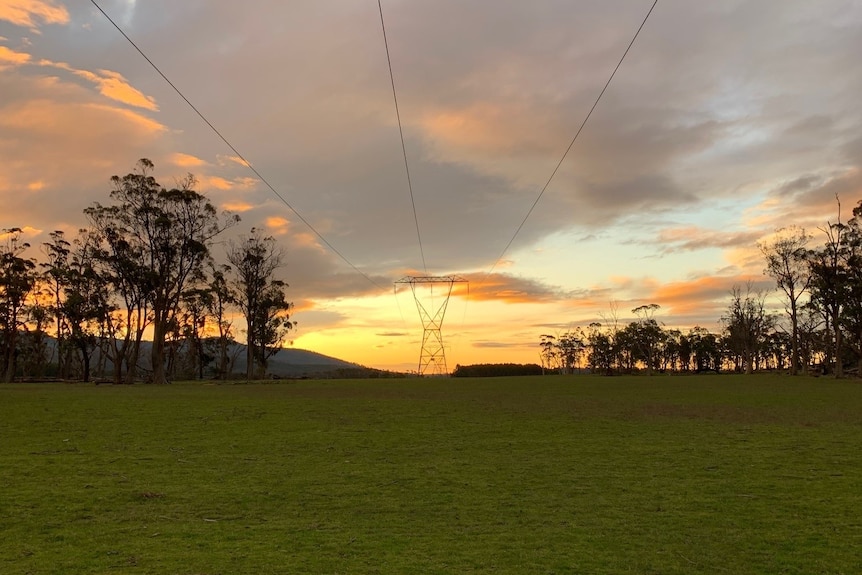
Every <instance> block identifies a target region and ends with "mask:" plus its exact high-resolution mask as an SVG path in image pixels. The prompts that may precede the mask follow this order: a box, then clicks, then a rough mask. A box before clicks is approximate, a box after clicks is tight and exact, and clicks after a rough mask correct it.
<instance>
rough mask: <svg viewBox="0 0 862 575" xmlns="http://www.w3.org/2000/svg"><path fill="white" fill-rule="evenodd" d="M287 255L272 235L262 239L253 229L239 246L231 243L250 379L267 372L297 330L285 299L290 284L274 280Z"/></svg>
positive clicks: (230, 256)
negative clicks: (275, 356) (272, 359)
mask: <svg viewBox="0 0 862 575" xmlns="http://www.w3.org/2000/svg"><path fill="white" fill-rule="evenodd" d="M283 257H284V254H283V252H282V250H281V249H280V248H279V247H278V246H277V245H276V242H275V238H273V237H272V236H266V237H264V236H262V235H261V233H260V231H259V230H256V229H255V228H252V230H251V234H250V235H249V236H247V237H244V238H242V239H241V241H240V242H239V243H236V242H233V241H231V242H230V243H229V247H228V253H227V258H228V261H229V262H230V263H231V265H232V266H233V268H232V273H233V287H234V292H235V296H236V304H237V305H238V306H239V308H240V310H241V311H242V314H243V316H244V317H245V321H246V342H247V343H246V346H247V350H246V360H247V362H248V363H247V371H246V376H247V377H248V378H249V379H254V378H255V376H256V374H257V371H256V369H255V366H258V367H259V368H260V370H262V371H263V372H264V373H265V372H266V365H267V360H268V358H269V357H271V356H272V354H273V353H275V352H276V351H278V349H279V348H280V347H281V344H282V343H283V341H284V339H285V337H286V336H287V334H288V333H289V331H290V330H291V329H293V327H294V322H292V321H290V315H289V313H288V312H289V311H290V309H291V307H292V304H290V303H288V302H287V301H286V300H285V295H284V290H285V288H287V284H286V283H284V282H283V281H280V280H277V279H275V278H274V274H275V272H276V270H277V269H279V268H280V267H281V266H282V260H283Z"/></svg>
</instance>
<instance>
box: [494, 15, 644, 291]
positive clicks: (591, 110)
mask: <svg viewBox="0 0 862 575" xmlns="http://www.w3.org/2000/svg"><path fill="white" fill-rule="evenodd" d="M656 4H658V0H655V1H654V2H653V3H652V6H650V9H649V11H648V12H647V13H646V16H644V19H643V21H642V22H641V25H640V26H638V29H637V31H636V32H635V35H634V36H633V37H632V40H631V42H629V45H628V46H627V47H626V50H625V52H623V55H622V57H621V58H620V60H619V62H617V65H616V67H615V68H614V71H613V72H611V75H610V77H609V78H608V81H607V82H605V85H604V87H603V88H602V91H601V92H599V95H598V97H596V100H595V102H593V105H592V107H591V108H590V111H589V112H587V115H586V117H585V118H584V121H583V122H581V125H580V127H579V128H578V131H577V132H576V133H575V137H574V138H572V141H571V142H569V147H568V148H566V151H565V152H563V157H562V158H560V161H559V162H557V165H556V167H555V168H554V171H553V172H551V176H550V177H549V178H548V181H546V182H545V185H544V186H542V191H540V192H539V195H538V196H536V200H535V201H534V202H533V205H532V206H530V209H529V210H528V211H527V215H525V216H524V219H523V220H521V223H520V224H519V225H518V227H517V229H516V230H515V233H514V234H512V237H511V238H510V239H509V243H507V244H506V247H505V248H503V251H502V252H501V253H500V257H498V258H497V260H496V261H495V262H494V265H492V266H491V269H489V270H488V272H487V273H486V274H485V278H487V277H488V276H489V275H491V273H492V272H493V271H494V268H496V267H497V265H499V263H500V262H501V261H502V259H503V256H505V255H506V252H508V251H509V248H510V247H512V243H513V242H514V241H515V238H517V237H518V234H519V233H521V229H522V228H523V227H524V224H526V223H527V220H528V219H529V218H530V215H531V214H532V213H533V210H535V209H536V206H537V205H538V203H539V200H541V199H542V196H543V195H544V194H545V190H547V189H548V186H550V185H551V182H552V181H553V179H554V177H555V176H556V175H557V172H558V171H559V169H560V166H562V165H563V162H564V161H565V159H566V156H568V155H569V151H571V149H572V147H573V146H574V145H575V142H576V141H577V140H578V136H580V135H581V132H582V131H583V129H584V126H586V125H587V122H588V121H589V119H590V116H592V115H593V110H595V109H596V106H598V105H599V101H600V100H601V99H602V96H604V95H605V91H606V90H607V89H608V86H610V85H611V81H612V80H613V79H614V76H616V73H617V70H619V69H620V66H622V64H623V60H625V59H626V56H627V55H628V53H629V50H631V48H632V46H633V45H634V43H635V40H637V38H638V36H639V35H640V33H641V30H643V27H644V26H645V25H646V22H647V20H648V19H649V17H650V14H652V12H653V9H654V8H655V7H656ZM482 281H483V282H484V279H483V280H482ZM480 283H482V282H480Z"/></svg>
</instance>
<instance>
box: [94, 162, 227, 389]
mask: <svg viewBox="0 0 862 575" xmlns="http://www.w3.org/2000/svg"><path fill="white" fill-rule="evenodd" d="M137 168H138V169H137V171H136V172H133V173H130V174H127V175H126V176H123V177H122V178H121V177H119V176H113V177H112V178H111V181H112V182H113V184H114V190H113V191H112V192H111V199H112V200H114V204H113V205H110V206H102V205H100V204H98V203H97V204H95V205H93V206H92V207H90V208H87V209H86V210H85V213H86V214H87V216H88V217H89V219H90V222H91V224H92V227H93V229H94V230H95V232H96V234H98V237H99V238H100V239H101V242H100V245H101V248H102V249H101V252H100V253H101V255H102V259H103V261H104V262H105V263H106V264H107V267H108V269H110V270H111V272H112V276H113V278H112V280H113V282H114V283H115V285H116V286H117V288H118V289H120V290H122V291H124V292H129V291H130V290H129V283H130V281H132V282H134V283H136V284H137V286H138V287H139V288H142V289H141V293H140V294H139V295H140V296H142V300H141V299H138V294H134V296H135V299H136V301H134V302H130V303H133V305H138V306H140V305H142V304H145V305H146V306H147V310H146V311H144V310H141V311H142V313H141V314H139V315H138V318H137V319H138V321H139V322H141V321H143V322H144V323H146V321H147V320H150V321H151V322H152V327H153V344H152V353H151V364H152V380H153V382H154V383H165V382H166V381H167V379H166V377H165V338H166V335H167V331H168V329H169V327H170V326H171V325H172V324H173V322H174V321H175V318H176V315H177V311H178V308H179V304H180V299H181V298H182V296H183V294H184V293H185V291H186V289H187V288H188V287H189V285H190V283H191V282H192V281H193V279H194V277H195V275H196V274H198V273H199V272H200V270H201V267H202V266H203V264H204V262H205V261H206V259H207V257H208V256H209V248H210V245H211V243H212V241H213V238H214V237H215V236H216V235H218V234H219V233H221V232H222V231H223V230H224V229H225V228H226V227H228V226H230V225H232V224H233V223H235V222H236V221H238V218H237V217H236V216H229V215H227V214H225V215H224V216H223V217H220V216H219V214H218V212H217V211H216V209H215V207H214V206H213V205H212V204H211V203H210V202H209V201H208V200H207V199H206V197H204V196H203V195H201V194H199V193H198V192H196V191H194V189H193V188H194V186H195V184H196V181H195V179H194V178H193V177H192V176H191V175H189V176H187V177H186V178H185V179H184V180H182V181H181V182H179V184H178V186H177V187H176V188H173V189H170V190H168V189H165V188H163V187H161V186H160V185H159V184H158V182H157V181H156V180H155V178H153V176H152V175H151V172H152V170H153V163H152V162H150V161H149V160H147V159H142V160H140V161H139V162H138V166H137ZM142 316H143V317H142ZM145 318H146V319H145ZM139 327H140V325H139ZM138 340H139V339H138ZM135 359H136V358H135Z"/></svg>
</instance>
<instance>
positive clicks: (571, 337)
mask: <svg viewBox="0 0 862 575" xmlns="http://www.w3.org/2000/svg"><path fill="white" fill-rule="evenodd" d="M812 246H816V247H812ZM758 247H759V248H760V251H761V253H762V254H763V262H764V274H765V275H767V276H769V277H770V278H772V279H773V280H774V281H775V289H776V290H778V293H779V294H780V296H781V298H782V300H783V303H784V313H774V312H772V313H771V312H769V310H768V309H767V306H766V300H767V296H768V295H769V294H768V293H766V292H764V291H759V290H755V289H753V287H752V285H751V284H750V283H749V284H746V285H740V286H735V287H734V288H733V290H732V291H731V292H730V293H729V294H728V305H727V308H726V310H725V312H724V314H723V315H722V317H721V318H720V325H721V330H720V332H719V333H712V332H710V331H709V330H707V329H704V328H702V327H693V328H691V329H689V330H688V331H687V332H683V331H682V330H679V329H665V328H664V326H662V325H661V324H660V323H659V321H658V320H657V319H656V314H657V312H658V310H659V309H660V306H659V305H658V304H647V305H643V306H640V307H637V308H635V309H633V310H631V311H632V314H633V315H634V316H635V317H637V320H636V321H633V322H631V323H629V324H628V325H618V322H617V321H616V320H615V319H614V318H611V319H610V321H607V322H605V323H604V324H602V323H591V324H590V325H589V326H587V327H585V328H584V327H581V328H577V329H574V330H571V331H568V332H566V333H563V334H560V335H551V334H544V335H542V336H541V338H540V342H539V345H540V354H541V360H542V367H543V368H544V369H545V370H546V371H559V372H561V373H572V372H577V371H582V370H588V371H590V372H591V373H602V374H607V375H612V374H618V373H633V372H646V373H653V372H704V371H715V372H718V371H727V370H732V371H735V372H744V373H753V372H755V371H760V370H782V371H786V372H788V373H790V374H793V375H796V374H815V373H816V374H824V375H825V374H831V375H834V376H835V377H844V376H845V375H848V374H855V375H857V376H858V375H859V374H860V373H862V201H859V202H858V204H857V206H856V207H855V208H854V209H853V216H852V218H850V219H849V220H848V221H845V222H842V221H841V207H840V203H839V206H838V220H837V221H836V222H834V223H832V222H828V223H827V224H825V225H824V226H823V227H822V228H819V229H818V230H817V233H816V234H814V235H812V234H810V233H809V232H807V231H806V230H804V229H802V228H799V227H788V228H783V229H781V230H778V232H777V233H776V234H775V236H774V238H773V239H771V240H770V241H768V242H764V243H761V244H759V245H758ZM612 315H613V314H612Z"/></svg>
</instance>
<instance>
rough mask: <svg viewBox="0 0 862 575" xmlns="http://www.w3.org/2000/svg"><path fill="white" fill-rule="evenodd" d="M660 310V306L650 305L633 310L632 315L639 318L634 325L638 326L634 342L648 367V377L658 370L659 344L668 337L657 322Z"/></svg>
mask: <svg viewBox="0 0 862 575" xmlns="http://www.w3.org/2000/svg"><path fill="white" fill-rule="evenodd" d="M659 309H661V306H660V305H659V304H657V303H650V304H646V305H642V306H638V307H636V308H634V309H633V310H632V313H633V314H635V315H636V316H637V317H638V321H637V322H636V323H635V324H634V325H635V326H636V329H635V332H636V333H635V335H636V337H635V338H634V341H635V343H636V345H637V346H638V350H639V352H640V355H641V356H642V361H643V363H644V365H645V366H646V369H647V375H652V372H653V370H654V369H655V368H656V363H657V358H658V352H659V349H658V348H659V344H660V343H661V342H662V341H663V340H665V339H667V335H666V334H665V333H664V331H663V330H662V328H661V326H660V325H659V324H658V322H657V321H656V320H655V312H656V311H658V310H659Z"/></svg>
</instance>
